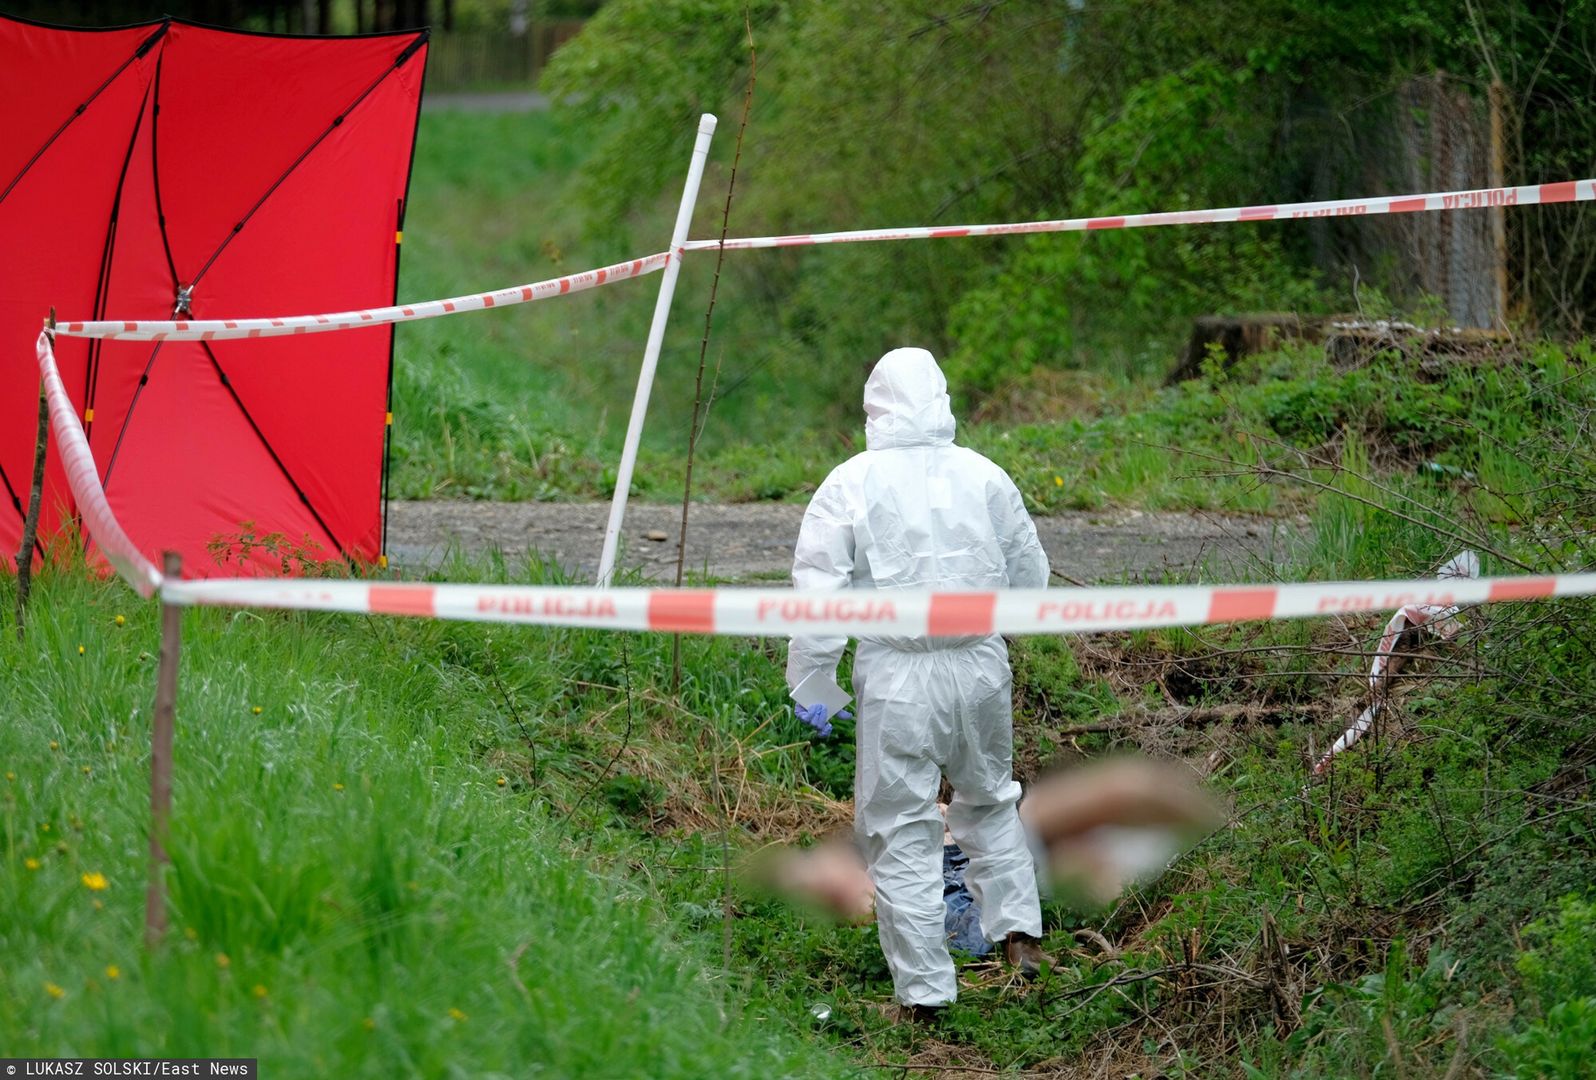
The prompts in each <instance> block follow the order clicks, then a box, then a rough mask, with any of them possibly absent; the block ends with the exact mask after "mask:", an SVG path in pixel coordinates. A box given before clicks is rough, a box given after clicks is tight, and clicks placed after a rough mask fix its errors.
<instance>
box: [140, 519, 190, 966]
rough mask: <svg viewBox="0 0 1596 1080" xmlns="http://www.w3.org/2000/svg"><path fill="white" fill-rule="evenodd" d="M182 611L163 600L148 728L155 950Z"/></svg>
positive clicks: (176, 567) (148, 923)
mask: <svg viewBox="0 0 1596 1080" xmlns="http://www.w3.org/2000/svg"><path fill="white" fill-rule="evenodd" d="M182 571H183V557H182V556H181V555H179V554H178V553H177V552H175V551H168V552H166V553H165V556H164V560H163V566H162V573H163V574H164V575H165V579H166V580H167V581H176V580H178V578H179V577H180V576H181V575H182ZM182 632H183V609H182V608H181V607H179V606H178V605H176V604H172V603H168V602H167V601H166V600H165V599H162V600H161V660H160V668H159V669H158V670H157V672H156V675H155V714H154V718H153V720H152V730H151V732H150V881H149V888H148V889H147V890H146V891H145V894H144V942H145V944H146V945H147V946H149V947H150V948H154V947H155V945H156V944H158V943H159V942H160V940H161V937H162V936H163V935H164V934H165V933H166V877H165V867H166V864H167V863H168V862H170V861H171V860H170V859H169V858H167V855H166V846H165V845H166V839H167V829H168V828H169V826H170V823H171V817H172V729H173V725H174V722H175V719H176V713H177V662H178V653H179V651H180V647H181V645H182Z"/></svg>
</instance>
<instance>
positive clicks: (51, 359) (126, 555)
mask: <svg viewBox="0 0 1596 1080" xmlns="http://www.w3.org/2000/svg"><path fill="white" fill-rule="evenodd" d="M36 352H37V354H38V358H39V375H40V377H41V378H42V379H43V380H44V396H45V400H46V402H47V403H48V404H49V407H50V428H51V430H53V431H54V432H55V445H56V449H57V450H58V451H59V452H60V454H61V464H62V466H63V467H64V468H65V470H66V478H67V486H68V487H69V488H70V489H71V490H72V497H73V498H74V499H76V500H77V504H78V512H79V513H80V514H82V515H83V526H84V528H85V530H87V532H88V534H89V536H90V537H92V538H93V540H94V542H95V543H96V544H98V545H99V547H100V551H101V553H102V554H104V555H105V557H106V558H107V559H108V560H110V563H111V565H112V566H113V567H115V568H116V572H117V573H118V574H121V575H122V578H123V580H124V581H126V582H127V583H128V584H129V585H131V586H133V588H134V589H135V590H137V591H138V594H139V595H140V596H144V597H148V596H150V595H152V594H153V593H154V592H155V590H156V589H158V588H160V585H161V572H160V571H159V570H157V569H156V568H155V565H154V564H153V563H151V562H150V561H149V560H148V559H146V558H145V557H144V556H143V554H142V553H141V552H140V551H139V549H138V548H136V547H134V546H133V541H131V540H129V539H128V538H127V534H126V533H124V532H123V531H122V526H121V525H120V524H118V523H117V520H116V515H115V514H113V513H111V505H110V503H108V502H107V501H106V499H105V488H103V487H102V486H100V470H99V469H98V467H96V466H95V464H94V454H93V452H92V451H90V449H89V440H88V439H87V438H86V437H85V436H84V434H83V425H82V424H80V423H79V422H78V413H77V409H76V408H75V407H74V406H73V404H72V399H71V398H70V397H68V396H67V392H66V387H65V386H63V385H62V383H61V372H60V371H59V370H57V368H56V366H55V353H54V351H53V350H52V348H51V342H50V335H49V333H48V332H46V333H42V334H40V335H39V341H38V344H37V346H36Z"/></svg>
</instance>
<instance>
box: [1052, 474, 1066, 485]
mask: <svg viewBox="0 0 1596 1080" xmlns="http://www.w3.org/2000/svg"><path fill="white" fill-rule="evenodd" d="M1053 486H1054V487H1063V486H1064V478H1063V477H1062V476H1055V477H1053Z"/></svg>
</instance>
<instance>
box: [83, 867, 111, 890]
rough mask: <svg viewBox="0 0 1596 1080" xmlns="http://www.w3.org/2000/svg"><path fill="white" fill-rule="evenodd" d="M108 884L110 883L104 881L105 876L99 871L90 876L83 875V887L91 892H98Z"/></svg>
mask: <svg viewBox="0 0 1596 1080" xmlns="http://www.w3.org/2000/svg"><path fill="white" fill-rule="evenodd" d="M109 884H111V883H110V882H109V881H106V880H105V875H104V874H102V873H100V872H99V871H95V872H94V873H92V874H84V875H83V887H84V888H85V889H89V890H90V891H92V892H99V891H100V890H101V889H104V888H105V887H106V886H107V885H109Z"/></svg>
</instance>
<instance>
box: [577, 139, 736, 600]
mask: <svg viewBox="0 0 1596 1080" xmlns="http://www.w3.org/2000/svg"><path fill="white" fill-rule="evenodd" d="M714 134H715V117H714V116H712V115H710V114H709V113H705V114H704V115H703V116H701V117H699V118H698V138H697V140H696V141H694V143H693V159H692V161H691V163H689V165H688V166H687V183H686V184H685V185H684V186H683V188H682V202H681V205H680V206H679V207H677V210H676V227H675V229H674V230H673V231H672V232H671V249H670V255H669V258H670V261H669V262H668V263H666V264H665V272H664V274H663V276H662V278H661V280H660V283H659V299H658V300H656V301H655V302H654V321H653V322H652V323H650V324H649V328H648V344H647V345H645V346H644V347H643V368H642V370H641V371H639V372H638V375H637V393H636V395H635V396H634V397H633V398H632V417H631V420H630V421H629V422H628V423H627V425H626V444H625V446H623V447H622V448H621V463H620V466H619V467H618V468H617V469H616V472H615V494H614V496H613V497H612V498H611V499H610V520H609V524H608V525H607V526H605V529H604V550H603V553H602V554H600V555H599V566H598V583H599V585H600V586H602V587H605V588H607V587H608V586H609V584H610V582H611V580H612V579H613V577H614V576H615V551H616V547H617V546H618V545H619V543H620V539H621V522H622V520H623V519H624V518H625V517H626V496H627V495H628V493H629V492H630V491H631V487H632V470H633V468H635V467H636V465H637V444H638V442H639V441H640V440H641V439H642V437H643V418H644V416H645V415H646V414H647V413H648V395H649V392H650V391H652V390H653V389H654V370H655V369H656V368H657V367H658V366H659V350H660V344H661V343H662V342H663V341H664V340H665V320H666V319H667V318H668V317H669V316H670V312H671V298H672V297H673V296H675V294H676V278H677V277H678V276H679V275H680V274H681V272H682V254H683V245H685V244H686V243H687V232H688V229H689V228H691V227H692V224H693V204H694V203H696V202H697V201H698V184H699V181H701V180H702V179H703V178H704V159H705V158H707V157H708V156H709V140H710V137H711V136H712V135H714Z"/></svg>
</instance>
